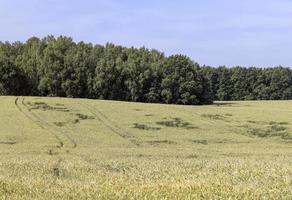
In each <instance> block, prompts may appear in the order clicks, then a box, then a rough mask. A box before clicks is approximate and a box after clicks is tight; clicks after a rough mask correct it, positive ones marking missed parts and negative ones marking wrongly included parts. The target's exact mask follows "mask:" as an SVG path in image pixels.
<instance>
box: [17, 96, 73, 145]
mask: <svg viewBox="0 0 292 200" xmlns="http://www.w3.org/2000/svg"><path fill="white" fill-rule="evenodd" d="M18 102H19V101H16V103H17V106H18V108H19V109H20V110H21V112H22V113H24V115H26V116H27V117H28V118H29V119H30V120H31V121H33V122H34V123H35V124H37V125H38V126H39V127H41V128H42V129H44V130H47V131H49V132H50V133H51V134H53V135H54V136H55V137H56V138H58V140H59V141H60V144H61V147H64V146H66V143H69V144H71V148H76V147H77V143H76V142H75V141H74V140H73V139H72V138H71V137H70V136H69V135H68V134H67V133H65V132H64V131H60V130H58V129H56V128H55V127H54V125H52V124H50V123H48V122H46V121H45V120H43V119H42V118H41V117H40V116H38V115H37V114H35V113H33V112H31V111H30V108H29V107H28V106H27V105H26V104H25V102H24V98H22V100H21V102H20V103H21V105H22V106H24V107H25V108H26V110H27V112H26V111H24V110H23V109H21V106H20V105H19V103H18ZM28 113H29V114H28ZM57 133H58V134H57ZM60 136H63V138H61V137H60ZM66 140H67V142H66Z"/></svg>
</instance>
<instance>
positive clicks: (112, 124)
mask: <svg viewBox="0 0 292 200" xmlns="http://www.w3.org/2000/svg"><path fill="white" fill-rule="evenodd" d="M79 104H81V105H82V106H83V107H85V108H86V109H87V110H88V111H89V112H90V113H91V114H92V115H94V116H95V117H96V118H97V120H98V121H99V122H101V123H102V124H103V125H104V126H106V127H107V128H108V129H109V130H111V131H112V132H113V133H115V134H116V135H118V136H119V137H121V138H123V139H126V140H128V141H130V142H131V143H132V144H134V145H135V146H139V145H140V143H139V142H138V141H137V140H136V138H135V136H133V135H132V134H131V133H129V132H127V131H125V130H123V129H122V128H121V127H120V126H119V125H117V124H116V123H115V122H113V121H112V120H110V119H109V118H108V117H107V116H106V115H105V114H104V113H102V112H101V111H100V110H98V109H97V108H96V107H95V106H92V105H89V104H87V103H79ZM93 110H94V111H96V112H93ZM97 113H98V114H97Z"/></svg>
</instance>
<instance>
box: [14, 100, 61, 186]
mask: <svg viewBox="0 0 292 200" xmlns="http://www.w3.org/2000/svg"><path fill="white" fill-rule="evenodd" d="M23 101H24V99H22V101H21V102H22V104H23ZM14 104H15V106H16V107H17V109H18V110H19V112H21V113H22V114H23V115H24V116H25V117H26V118H27V119H29V120H30V121H32V122H33V123H34V124H35V125H37V126H38V127H40V128H41V129H42V130H44V131H47V132H49V133H50V134H51V135H52V136H53V137H55V139H56V140H57V141H58V143H59V145H58V146H57V148H64V142H63V141H62V139H61V138H60V137H59V136H58V135H57V134H56V133H54V132H53V131H51V130H50V129H48V128H46V127H45V126H44V125H43V124H42V123H41V122H40V121H38V120H36V119H34V117H36V116H35V115H34V113H30V114H32V115H34V117H32V116H30V114H28V113H27V112H25V111H24V110H23V109H22V108H21V106H20V105H19V97H17V98H16V99H15V102H14ZM26 109H27V108H26ZM52 151H53V150H52V149H49V153H48V154H49V155H53V154H52ZM62 161H63V159H62V158H61V157H60V156H58V160H57V162H56V164H55V165H54V167H53V168H52V173H53V176H54V177H55V178H54V182H53V183H54V184H56V181H57V179H58V178H59V176H60V167H61V163H62Z"/></svg>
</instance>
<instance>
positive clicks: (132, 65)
mask: <svg viewBox="0 0 292 200" xmlns="http://www.w3.org/2000/svg"><path fill="white" fill-rule="evenodd" d="M0 75H1V77H0V94H1V95H30V96H59V97H76V98H93V99H112V100H122V101H133V102H151V103H168V104H185V105H200V104H211V103H212V102H213V100H280V99H292V70H291V69H289V68H284V67H281V66H279V67H275V68H267V69H262V68H255V67H251V68H244V67H235V68H226V67H224V66H223V67H219V68H212V67H208V66H203V67H200V66H199V64H197V63H195V62H193V61H192V60H191V59H190V58H188V57H187V56H184V55H172V56H169V57H167V56H165V55H164V54H163V53H161V52H159V51H156V50H149V49H147V48H144V47H142V48H139V49H138V48H133V47H132V48H126V47H122V46H116V45H114V44H110V43H108V44H106V45H105V46H101V45H92V44H91V43H84V42H79V43H76V42H74V41H73V40H72V38H69V37H64V36H61V37H58V38H55V37H54V36H47V37H45V38H43V39H39V38H36V37H32V38H30V39H28V40H27V41H26V42H25V43H20V42H16V43H12V44H11V43H1V42H0Z"/></svg>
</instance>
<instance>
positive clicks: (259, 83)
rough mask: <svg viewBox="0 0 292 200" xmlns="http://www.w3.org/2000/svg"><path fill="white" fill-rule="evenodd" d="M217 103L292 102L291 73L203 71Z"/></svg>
mask: <svg viewBox="0 0 292 200" xmlns="http://www.w3.org/2000/svg"><path fill="white" fill-rule="evenodd" d="M202 70H203V71H204V72H203V73H204V74H205V75H206V76H207V77H208V79H209V80H210V83H211V91H212V95H213V97H212V99H214V100H225V101H229V100H290V99H292V69H289V68H284V67H281V66H279V67H274V68H256V67H250V68H245V67H233V68H226V67H218V68H212V67H202Z"/></svg>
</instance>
